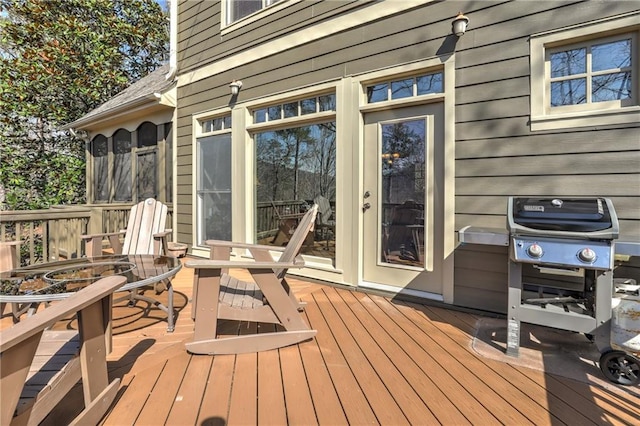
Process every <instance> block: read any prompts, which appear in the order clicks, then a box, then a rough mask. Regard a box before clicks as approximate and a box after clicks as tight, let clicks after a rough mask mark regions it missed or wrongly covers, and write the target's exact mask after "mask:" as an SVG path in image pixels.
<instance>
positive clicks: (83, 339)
mask: <svg viewBox="0 0 640 426" xmlns="http://www.w3.org/2000/svg"><path fill="white" fill-rule="evenodd" d="M125 282H126V279H125V278H124V277H118V276H111V277H106V278H103V279H101V280H99V281H97V282H95V283H94V284H92V285H90V286H87V287H86V288H84V289H82V290H80V291H79V292H78V293H76V294H74V295H73V296H71V297H69V298H68V299H65V300H62V301H60V302H59V303H56V304H54V305H53V306H51V307H50V308H48V309H45V310H43V311H41V312H38V313H37V314H35V315H33V316H31V317H28V318H26V319H25V320H24V321H22V322H20V323H18V324H16V325H14V326H13V327H11V328H8V329H6V330H3V331H2V332H1V333H0V353H1V355H0V372H1V375H0V376H1V377H0V394H1V395H2V406H1V409H0V424H2V425H8V424H10V423H11V424H39V423H40V422H41V421H42V420H43V419H44V418H45V417H46V416H47V415H48V414H49V412H50V411H51V410H52V409H53V408H54V407H55V406H56V405H57V404H58V403H59V402H60V401H61V400H62V399H63V398H64V396H65V395H67V393H69V391H70V390H71V389H72V388H73V387H74V386H75V385H76V384H77V383H78V381H80V380H82V388H83V392H84V410H83V411H82V412H81V413H80V414H79V415H78V416H77V417H76V418H75V420H74V422H73V423H72V424H98V422H99V421H100V419H101V418H102V416H103V415H104V413H105V412H106V411H107V410H108V409H109V406H110V405H111V403H112V402H113V401H114V399H115V397H116V394H117V392H118V389H119V385H120V379H114V380H112V381H111V382H109V377H108V372H107V359H106V356H107V353H108V347H110V342H109V341H108V339H109V337H110V335H109V334H108V330H109V329H110V326H109V323H110V321H111V296H112V294H113V292H114V291H115V290H116V289H118V288H119V287H121V286H122V285H123V284H124V283H125ZM76 312H77V313H78V332H75V331H74V330H56V331H49V330H47V329H48V328H49V327H50V326H51V325H53V324H55V323H56V322H57V321H59V320H61V319H63V318H69V317H70V316H72V315H73V314H75V313H76ZM61 335H64V336H65V337H64V342H63V340H62V339H61V337H60V336H61ZM71 336H73V337H71ZM78 336H79V337H78ZM61 342H63V343H61ZM54 346H55V347H56V348H60V349H61V350H56V349H54ZM68 346H72V347H74V348H79V350H78V351H77V352H75V351H71V352H69V351H68V348H67V347H68ZM52 349H53V350H52ZM69 353H75V355H72V356H69ZM52 375H53V376H52Z"/></svg>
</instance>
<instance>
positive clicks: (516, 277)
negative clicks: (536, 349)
mask: <svg viewBox="0 0 640 426" xmlns="http://www.w3.org/2000/svg"><path fill="white" fill-rule="evenodd" d="M508 280H509V309H508V312H507V314H508V315H507V355H509V356H513V357H518V355H519V351H520V314H519V311H518V309H519V308H520V303H521V301H522V264H520V263H515V262H511V261H510V262H509V272H508Z"/></svg>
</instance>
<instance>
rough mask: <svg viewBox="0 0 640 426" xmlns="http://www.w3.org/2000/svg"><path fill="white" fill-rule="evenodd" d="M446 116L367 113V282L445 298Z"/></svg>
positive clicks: (435, 109) (427, 111)
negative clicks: (444, 193) (444, 200)
mask: <svg viewBox="0 0 640 426" xmlns="http://www.w3.org/2000/svg"><path fill="white" fill-rule="evenodd" d="M443 116H444V114H443V105H442V104H441V103H435V104H428V105H420V106H412V107H406V108H401V109H394V110H389V111H380V112H372V113H367V114H366V115H365V129H364V188H363V194H364V198H363V200H362V214H363V225H364V229H363V231H364V236H363V246H362V250H363V267H364V270H363V274H362V276H363V281H364V283H363V284H364V285H373V286H379V287H381V288H388V289H390V290H392V291H394V290H397V291H400V290H402V289H407V290H413V291H416V292H419V293H422V292H425V293H433V294H442V258H443V252H444V250H443V241H444V239H443V224H444V220H443V218H444V211H443V210H444V208H443V196H442V195H443V194H442V190H443V178H444V170H443V169H444V150H443V145H444V132H443V128H442V126H443Z"/></svg>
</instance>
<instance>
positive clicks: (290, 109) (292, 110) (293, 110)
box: [284, 102, 298, 118]
mask: <svg viewBox="0 0 640 426" xmlns="http://www.w3.org/2000/svg"><path fill="white" fill-rule="evenodd" d="M297 115H298V103H297V102H291V103H288V104H284V118H289V117H296V116H297Z"/></svg>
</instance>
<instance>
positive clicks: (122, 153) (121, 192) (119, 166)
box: [113, 129, 132, 201]
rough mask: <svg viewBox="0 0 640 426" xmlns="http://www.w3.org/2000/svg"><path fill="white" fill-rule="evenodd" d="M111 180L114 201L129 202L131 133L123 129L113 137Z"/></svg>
mask: <svg viewBox="0 0 640 426" xmlns="http://www.w3.org/2000/svg"><path fill="white" fill-rule="evenodd" d="M113 153H114V162H113V173H114V176H113V179H114V186H115V200H116V201H131V200H132V198H131V195H132V194H131V182H132V178H131V133H129V132H128V131H127V130H125V129H120V130H118V131H117V132H116V133H115V134H114V135H113Z"/></svg>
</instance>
